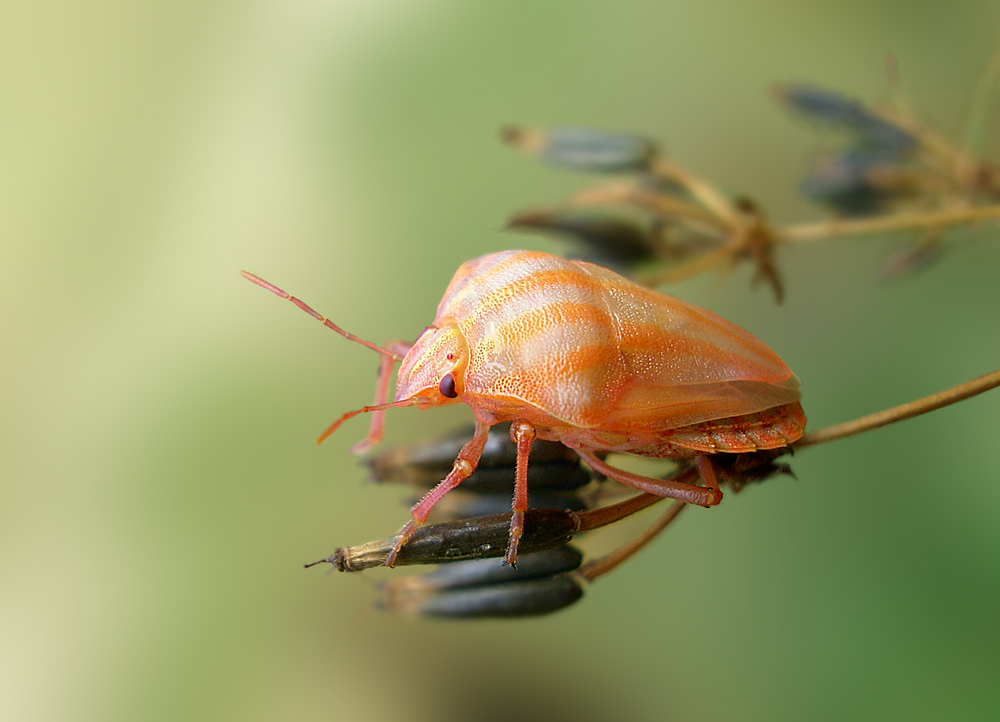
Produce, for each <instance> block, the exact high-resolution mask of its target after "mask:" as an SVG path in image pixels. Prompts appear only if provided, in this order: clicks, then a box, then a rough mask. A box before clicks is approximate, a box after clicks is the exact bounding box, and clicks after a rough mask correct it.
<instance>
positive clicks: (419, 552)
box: [322, 424, 599, 618]
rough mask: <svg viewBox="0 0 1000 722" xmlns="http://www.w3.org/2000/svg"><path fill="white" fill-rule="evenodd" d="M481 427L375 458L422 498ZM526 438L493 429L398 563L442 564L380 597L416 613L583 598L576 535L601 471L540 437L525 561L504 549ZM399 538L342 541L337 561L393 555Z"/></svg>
mask: <svg viewBox="0 0 1000 722" xmlns="http://www.w3.org/2000/svg"><path fill="white" fill-rule="evenodd" d="M471 434H472V429H471V428H469V427H463V428H460V429H457V430H456V431H455V432H454V433H451V434H448V435H447V436H444V437H442V438H438V439H433V440H430V441H427V442H424V443H418V444H412V445H406V446H398V447H395V448H392V449H389V450H387V451H385V452H382V453H380V454H378V455H375V456H372V457H371V458H369V459H368V465H369V467H370V469H371V474H372V477H373V478H374V479H375V480H376V481H378V482H380V483H400V484H406V485H409V486H410V487H411V488H413V490H414V491H415V492H416V494H415V497H416V498H419V497H420V496H423V494H424V493H425V492H426V491H427V490H428V489H430V488H431V487H433V486H434V485H435V484H437V483H438V482H439V481H440V480H441V478H442V477H443V476H445V475H446V474H447V473H448V471H449V470H450V469H451V467H452V464H453V463H454V460H455V457H456V455H457V454H458V452H459V451H460V450H461V448H462V446H463V445H464V444H465V442H466V441H468V439H469V437H470V436H471ZM516 462H517V446H516V445H515V444H514V442H513V441H512V440H511V436H510V425H509V424H501V425H498V426H495V427H493V428H492V429H491V430H490V435H489V439H488V441H487V443H486V447H485V448H484V451H483V455H482V457H481V459H480V461H479V466H478V468H477V469H476V471H475V472H473V474H472V476H470V477H469V478H468V479H466V480H465V482H463V484H462V486H461V487H460V488H459V489H457V490H455V491H454V492H452V493H451V494H449V495H448V496H447V497H446V498H445V499H444V500H442V502H441V503H440V504H438V505H437V506H436V507H435V509H434V514H433V516H432V518H431V521H432V522H438V523H433V524H430V525H428V526H425V527H423V528H421V529H419V530H418V531H417V532H416V533H415V534H414V536H413V538H412V539H411V540H410V541H409V542H408V543H407V544H406V545H405V546H404V547H403V548H402V549H401V550H400V553H399V556H398V557H397V559H396V564H397V565H400V566H404V565H412V564H439V563H440V564H442V566H440V567H439V568H438V569H437V570H436V571H433V572H430V573H428V574H422V575H417V576H408V577H400V578H395V579H391V580H388V581H386V582H384V583H383V584H382V585H381V586H380V588H379V599H378V601H377V606H379V607H380V608H382V609H385V610H387V611H392V612H397V613H401V614H406V615H411V616H444V617H457V618H458V617H517V616H531V615H539V614H546V613H549V612H553V611H556V610H559V609H562V608H564V607H567V606H569V605H571V604H573V603H574V602H576V601H578V600H579V599H580V598H581V597H582V596H583V590H584V581H583V580H582V579H581V578H580V577H579V576H578V575H575V574H574V572H576V570H577V569H578V568H579V567H580V565H581V563H582V562H583V553H582V552H581V551H580V550H579V549H578V548H577V547H575V546H573V544H572V543H571V540H572V538H573V536H574V535H575V534H576V533H577V532H578V531H579V527H580V526H581V525H580V522H579V521H578V519H577V517H576V513H577V512H580V511H583V510H585V509H587V507H588V505H589V501H590V500H591V499H594V498H597V495H598V493H599V491H595V488H594V487H595V482H594V480H593V475H592V474H591V472H589V471H588V470H587V469H585V468H584V467H583V466H582V465H581V464H580V459H579V457H578V456H577V455H576V454H575V453H574V452H573V451H571V450H570V449H568V448H566V447H565V446H564V445H563V444H560V443H558V442H552V441H539V442H536V444H535V445H534V447H533V448H532V453H531V464H530V466H529V472H528V473H529V483H530V488H531V491H530V492H529V501H530V506H531V508H530V509H529V511H528V513H527V516H526V519H525V531H524V536H523V537H522V540H521V548H522V550H523V551H522V553H521V555H520V556H519V557H518V561H517V564H516V566H515V565H501V564H500V563H499V561H498V559H497V557H500V556H502V555H503V554H504V553H505V551H506V549H507V542H508V535H509V527H510V517H511V515H510V511H509V510H510V499H511V494H512V493H513V488H514V487H513V479H514V469H515V465H516ZM393 541H394V539H393V538H388V539H384V540H379V541H376V542H371V543H369V544H362V545H360V546H357V547H348V548H344V549H338V550H337V551H336V552H334V554H333V555H332V556H331V557H330V558H329V559H324V560H322V561H328V562H330V563H332V564H334V566H335V567H336V568H337V569H339V570H341V571H360V570H362V569H366V568H369V567H373V566H379V565H381V564H383V563H384V561H385V558H386V555H387V554H388V552H389V550H390V549H391V547H392V544H393Z"/></svg>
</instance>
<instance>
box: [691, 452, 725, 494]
mask: <svg viewBox="0 0 1000 722" xmlns="http://www.w3.org/2000/svg"><path fill="white" fill-rule="evenodd" d="M694 463H695V466H697V467H698V474H699V475H700V476H701V480H702V481H704V482H705V486H707V487H708V488H709V489H711V490H712V492H713V494H714V495H717V496H718V497H719V500H720V501H721V500H722V491H721V490H720V489H719V478H718V477H717V476H716V475H715V465H714V464H712V460H711V459H710V458H708V457H707V456H699V457H697V458H696V459H695V460H694ZM715 503H716V504H718V503H719V502H715Z"/></svg>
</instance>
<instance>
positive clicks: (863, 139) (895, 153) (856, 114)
mask: <svg viewBox="0 0 1000 722" xmlns="http://www.w3.org/2000/svg"><path fill="white" fill-rule="evenodd" d="M774 95H775V97H776V98H777V99H778V100H779V101H780V102H782V103H784V104H785V105H787V106H789V107H790V108H792V109H793V110H795V111H797V112H799V113H802V114H804V115H807V116H810V117H812V118H816V119H817V120H822V121H825V122H828V123H831V124H834V125H839V126H841V127H843V128H845V129H846V130H849V131H851V132H852V133H854V134H855V135H856V137H857V138H858V140H859V141H860V143H861V145H862V146H863V147H866V148H868V149H870V150H878V151H880V152H881V153H883V154H884V155H885V156H886V157H887V158H888V157H890V156H892V157H893V158H894V159H895V160H901V159H902V157H903V156H904V155H905V154H906V153H908V152H909V151H911V150H913V149H915V148H916V147H917V139H916V138H915V137H914V136H913V135H912V134H911V133H910V132H908V131H906V130H904V129H902V128H900V127H899V126H897V125H895V124H893V123H892V122H890V121H889V120H886V119H885V118H883V117H881V116H879V115H878V114H876V113H874V112H872V111H871V110H869V109H868V108H866V107H865V106H864V105H862V104H861V103H859V102H857V101H855V100H850V99H848V98H845V97H844V96H842V95H840V94H839V93H835V92H832V91H829V90H823V89H821V88H816V87H812V86H808V85H784V86H779V87H777V88H776V89H775V91H774Z"/></svg>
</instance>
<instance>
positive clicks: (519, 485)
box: [504, 422, 536, 566]
mask: <svg viewBox="0 0 1000 722" xmlns="http://www.w3.org/2000/svg"><path fill="white" fill-rule="evenodd" d="M510 435H511V436H512V437H513V439H514V442H515V443H516V444H517V471H516V472H515V475H514V509H513V511H514V513H513V515H512V516H511V519H510V543H509V544H508V546H507V556H506V557H505V558H504V564H510V565H511V566H514V564H515V562H517V545H518V543H519V542H520V541H521V534H523V533H524V512H526V511H527V510H528V456H529V454H531V444H532V442H533V441H534V440H535V436H536V434H535V428H534V427H533V426H532V425H531V424H527V423H524V422H521V423H515V424H514V425H513V426H511V427H510Z"/></svg>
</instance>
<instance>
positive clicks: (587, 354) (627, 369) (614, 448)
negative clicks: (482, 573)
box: [243, 251, 806, 566]
mask: <svg viewBox="0 0 1000 722" xmlns="http://www.w3.org/2000/svg"><path fill="white" fill-rule="evenodd" d="M243 275H244V277H246V278H247V279H248V280H250V281H252V282H254V283H256V284H257V285H259V286H263V287H264V288H266V289H268V290H270V291H272V292H274V293H276V294H277V295H279V296H281V297H282V298H286V299H288V300H290V301H291V302H292V303H294V304H295V305H296V306H298V307H299V308H301V309H303V310H304V311H306V312H307V313H309V314H310V315H311V316H313V317H314V318H316V319H318V320H320V321H322V322H323V323H324V324H325V325H326V326H328V327H330V328H332V329H333V330H334V331H336V332H337V333H339V334H341V335H342V336H344V337H346V338H348V339H350V340H352V341H357V342H358V343H361V344H363V345H365V346H367V347H368V348H370V349H373V350H375V351H377V352H378V353H380V354H382V363H381V366H380V370H379V381H378V386H377V392H376V401H375V404H374V405H371V406H363V407H362V408H360V409H356V410H354V411H349V412H347V413H346V414H344V415H343V416H341V417H340V418H339V419H337V420H336V421H335V422H334V423H333V424H331V425H330V427H329V428H328V429H327V430H326V431H325V432H324V433H323V434H322V436H320V438H319V441H320V442H322V441H323V440H324V439H325V438H326V437H328V436H329V435H330V434H332V433H333V432H334V431H336V430H337V429H338V428H339V427H340V425H341V424H343V423H344V422H345V421H347V420H348V419H351V418H353V417H355V416H357V415H358V414H361V413H367V412H371V413H372V423H371V428H370V430H369V433H368V436H367V438H366V439H365V440H364V441H362V442H361V443H360V444H358V445H356V446H355V447H354V449H353V450H354V451H355V452H356V453H360V452H362V451H364V450H367V449H368V448H369V447H371V446H372V445H373V444H376V443H378V442H379V441H380V440H381V438H382V431H383V414H384V412H385V410H386V409H389V408H395V407H401V406H416V407H418V408H421V409H426V408H430V407H432V406H443V405H445V404H458V403H464V404H467V405H468V406H470V407H472V411H473V413H474V414H475V417H476V430H475V433H474V435H473V437H472V439H471V440H470V441H469V442H468V443H466V444H465V446H464V447H463V448H462V450H461V452H459V454H458V458H457V459H456V460H455V464H454V466H453V468H452V470H451V472H450V473H449V474H448V475H447V476H446V477H445V479H444V480H443V481H441V482H440V483H439V484H438V485H437V486H436V487H434V488H433V489H432V490H431V491H430V492H428V493H427V495H426V496H424V498H423V499H422V500H421V501H420V502H419V503H418V504H417V505H416V506H415V507H413V510H412V511H411V518H410V520H409V522H407V524H406V525H405V526H403V528H402V529H401V530H400V532H399V534H398V535H397V536H396V542H395V546H394V548H393V549H392V551H391V552H390V553H389V556H388V558H387V559H386V565H387V566H393V565H394V563H395V560H396V555H397V554H398V552H399V550H400V548H402V546H403V545H404V544H405V543H406V542H407V540H408V539H409V538H410V537H411V536H412V535H413V533H414V532H415V531H416V529H417V528H418V527H419V526H420V525H421V524H423V523H424V521H426V519H427V516H428V514H429V513H430V511H431V509H432V508H433V507H434V505H435V504H436V503H437V502H438V501H439V500H440V499H441V498H442V497H443V496H444V495H445V494H447V493H448V492H449V491H451V490H452V489H454V488H455V487H457V486H458V485H459V484H461V483H462V481H463V480H465V479H467V478H468V477H469V476H470V475H471V474H472V472H473V471H474V470H475V468H476V465H477V464H478V463H479V459H480V456H481V455H482V453H483V448H484V446H485V443H486V439H487V434H488V431H489V429H490V427H491V426H493V425H494V424H498V423H500V422H503V421H510V422H511V436H512V437H513V439H514V441H515V442H516V444H517V466H516V471H515V479H514V502H513V515H512V519H511V525H510V543H509V545H508V548H507V555H506V559H505V561H506V562H507V563H511V564H513V563H514V562H515V561H516V559H517V547H518V541H519V539H520V537H521V533H522V531H523V528H524V512H525V511H526V510H527V508H528V454H529V452H530V450H531V445H532V442H533V441H534V440H535V439H536V438H537V439H551V440H556V441H560V442H562V443H563V444H565V445H566V446H568V447H570V448H572V449H574V450H575V451H576V452H577V453H579V455H580V457H581V458H582V459H583V460H584V461H585V462H586V463H587V464H588V465H590V466H591V467H592V468H594V469H595V470H597V471H599V472H600V473H602V474H604V475H605V476H607V477H608V478H611V479H614V480H616V481H618V482H620V483H622V484H625V485H627V486H631V487H634V488H636V489H639V490H642V491H646V492H651V493H653V494H658V495H660V496H664V497H669V498H671V499H677V500H680V501H684V502H687V503H689V504H698V505H700V506H705V507H708V506H714V505H716V504H718V503H719V502H720V501H721V500H722V492H721V491H720V490H719V483H718V480H717V478H716V475H715V471H714V468H713V465H712V462H711V459H710V457H711V455H712V454H715V453H722V452H725V453H738V452H751V451H757V450H760V449H774V448H779V447H783V446H787V445H788V444H791V443H792V442H794V441H796V440H797V439H799V438H800V437H801V436H802V435H803V433H804V431H805V425H806V417H805V414H804V413H803V411H802V406H801V404H800V403H799V390H798V387H799V380H798V378H797V377H796V376H795V374H793V373H792V372H791V371H790V370H789V368H788V367H787V366H786V365H785V364H784V362H783V361H782V360H781V359H780V358H779V357H778V356H777V354H775V353H774V351H772V350H771V349H770V348H768V347H767V346H766V345H765V344H764V343H763V342H762V341H760V340H759V339H757V338H756V337H755V336H753V335H751V334H750V333H748V332H747V331H745V330H743V329H742V328H740V327H739V326H737V325H735V324H733V323H730V322H729V321H726V320H725V319H723V318H721V317H719V316H717V315H716V314H714V313H712V312H711V311H708V310H705V309H703V308H699V307H698V306H694V305H692V304H689V303H686V302H684V301H681V300H679V299H676V298H673V297H672V296H668V295H666V294H663V293H658V292H656V291H653V290H650V289H647V288H643V287H642V286H638V285H636V284H635V283H633V282H631V281H629V280H628V279H626V278H624V277H622V276H620V275H618V274H616V273H613V272H612V271H609V270H607V269H605V268H602V267H600V266H596V265H593V264H591V263H584V262H582V261H567V260H565V259H563V258H560V257H558V256H552V255H549V254H545V253H536V252H532V251H503V252H500V253H493V254H490V255H488V256H483V257H481V258H477V259H475V260H472V261H469V262H467V263H465V264H463V265H462V266H461V267H460V268H459V269H458V271H457V272H456V273H455V277H454V278H453V279H452V281H451V284H450V285H449V286H448V289H447V290H446V291H445V294H444V297H443V298H442V299H441V303H440V304H439V305H438V310H437V315H436V316H435V318H434V323H433V324H432V325H431V326H428V327H427V329H426V330H425V331H424V332H423V333H422V334H421V335H420V337H419V338H418V339H417V340H416V341H415V342H414V343H412V344H410V343H405V342H400V341H394V342H390V343H388V344H386V346H384V347H382V346H377V345H376V344H373V343H370V342H368V341H364V340H362V339H360V338H358V337H357V336H354V335H353V334H350V333H348V332H347V331H344V330H343V329H341V328H340V327H339V326H337V325H336V324H334V323H333V322H331V321H330V320H328V319H326V318H325V317H324V316H322V315H320V314H319V313H317V312H316V311H314V310H313V309H312V308H310V307H309V306H308V305H306V304H305V303H303V302H302V301H300V300H299V299H297V298H295V297H293V296H290V295H289V294H287V293H285V292H284V291H282V290H281V289H279V288H277V287H275V286H273V285H271V284H270V283H268V282H267V281H264V280H263V279H261V278H259V277H257V276H255V275H253V274H251V273H247V272H246V271H243ZM396 363H401V366H400V369H399V376H398V378H397V381H396V396H395V400H394V401H392V402H390V401H389V387H390V384H391V376H392V371H393V369H394V367H395V365H396ZM607 452H615V453H619V452H620V453H628V454H636V455H639V456H647V457H655V458H670V459H694V461H695V464H696V466H697V468H698V471H699V473H700V475H701V480H702V482H703V484H704V485H703V486H701V485H694V484H684V483H678V482H674V481H670V480H663V479H654V478H651V477H646V476H638V475H636V474H632V473H629V472H626V471H623V470H621V469H618V468H615V467H614V466H611V465H609V464H608V463H607V462H605V461H603V460H602V459H601V458H599V457H598V454H602V455H603V454H604V453H607Z"/></svg>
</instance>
